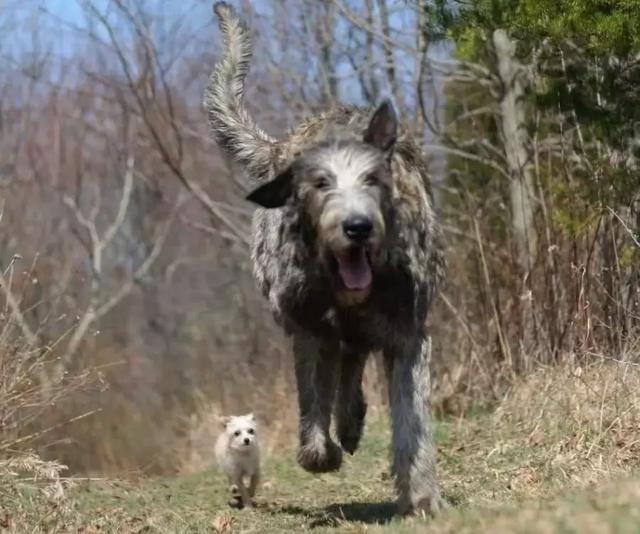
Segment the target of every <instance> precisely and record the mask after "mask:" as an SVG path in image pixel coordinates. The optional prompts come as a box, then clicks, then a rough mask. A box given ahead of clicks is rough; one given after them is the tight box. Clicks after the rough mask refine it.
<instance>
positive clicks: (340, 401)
mask: <svg viewBox="0 0 640 534" xmlns="http://www.w3.org/2000/svg"><path fill="white" fill-rule="evenodd" d="M367 356H368V354H367V353H366V352H361V351H356V350H351V349H346V350H345V351H344V353H343V354H342V361H341V364H340V382H339V384H338V397H337V399H336V406H335V414H336V430H337V434H338V439H339V440H340V444H341V445H342V448H343V449H344V450H345V451H347V452H348V453H349V454H353V453H354V452H355V451H356V449H357V448H358V444H359V443H360V438H361V437H362V427H363V426H364V418H365V415H366V414H367V403H366V402H365V400H364V394H363V393H362V375H363V373H364V366H365V363H366V361H367Z"/></svg>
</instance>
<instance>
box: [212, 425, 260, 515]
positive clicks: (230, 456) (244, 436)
mask: <svg viewBox="0 0 640 534" xmlns="http://www.w3.org/2000/svg"><path fill="white" fill-rule="evenodd" d="M222 423H223V425H224V432H223V433H222V434H221V435H220V437H219V438H218V441H216V449H215V451H216V461H217V462H218V467H219V468H220V470H221V471H222V472H223V473H225V474H226V475H227V477H228V478H229V483H230V484H231V487H230V490H231V496H232V499H231V501H229V504H230V505H231V506H238V507H240V508H242V507H246V508H252V507H253V502H252V500H251V499H252V497H253V496H254V495H255V493H256V488H257V487H258V482H259V480H260V447H259V446H258V438H257V434H256V418H255V417H254V415H253V414H252V413H250V414H246V415H238V416H229V417H224V418H223V419H222ZM245 479H247V480H248V481H249V485H248V486H245Z"/></svg>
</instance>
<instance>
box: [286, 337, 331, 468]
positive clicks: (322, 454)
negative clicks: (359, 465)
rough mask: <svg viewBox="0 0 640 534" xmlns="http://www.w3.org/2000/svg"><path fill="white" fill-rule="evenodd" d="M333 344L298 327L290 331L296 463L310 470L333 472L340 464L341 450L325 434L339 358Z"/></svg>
mask: <svg viewBox="0 0 640 534" xmlns="http://www.w3.org/2000/svg"><path fill="white" fill-rule="evenodd" d="M336 345H337V344H336V343H332V342H329V341H327V340H324V339H321V338H319V337H317V336H314V335H312V334H309V333H307V332H304V331H301V330H297V331H295V332H294V334H293V352H294V358H295V369H296V380H297V383H298V404H299V409H300V428H299V433H300V448H299V450H298V463H299V464H300V465H301V466H302V467H303V468H304V469H306V470H307V471H310V472H312V473H324V472H327V471H335V470H337V469H339V468H340V465H341V464H342V451H341V450H340V447H338V446H337V445H336V444H335V443H334V442H333V440H332V439H331V436H330V435H329V427H330V425H331V408H332V405H333V397H334V394H335V387H336V375H337V366H338V361H339V352H338V347H337V346H336Z"/></svg>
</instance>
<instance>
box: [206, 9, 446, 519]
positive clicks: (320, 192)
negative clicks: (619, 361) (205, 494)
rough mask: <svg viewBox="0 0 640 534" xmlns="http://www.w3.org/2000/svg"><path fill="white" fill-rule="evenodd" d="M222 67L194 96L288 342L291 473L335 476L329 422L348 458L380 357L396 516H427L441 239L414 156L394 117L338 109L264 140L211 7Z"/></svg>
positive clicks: (231, 28) (243, 53) (242, 48)
mask: <svg viewBox="0 0 640 534" xmlns="http://www.w3.org/2000/svg"><path fill="white" fill-rule="evenodd" d="M214 10H215V13H216V15H217V16H218V19H219V22H220V27H221V29H222V33H223V36H224V43H225V49H224V55H223V57H222V59H221V60H220V62H219V63H218V64H217V65H216V67H215V69H214V71H213V73H212V75H211V78H210V81H209V84H208V87H207V90H206V94H205V99H204V104H205V107H206V109H207V113H208V117H209V122H210V124H211V129H212V131H213V135H214V136H215V138H216V140H217V142H218V143H219V145H220V146H221V147H222V148H223V149H224V150H226V151H227V152H228V153H229V154H230V155H231V156H232V158H233V159H234V160H235V161H236V162H237V163H239V164H241V165H242V166H243V167H244V168H245V169H246V171H247V174H248V176H249V177H250V179H251V180H252V181H253V185H254V186H255V189H254V190H253V192H252V193H251V194H250V195H249V196H248V198H249V199H250V200H251V201H253V202H254V203H256V204H258V205H259V206H260V207H259V208H258V209H257V210H256V212H255V216H254V220H253V223H254V224H253V249H252V259H253V270H254V274H255V277H256V279H257V281H258V284H259V286H260V288H261V290H262V292H263V293H264V295H265V296H266V297H267V299H268V300H269V304H270V306H271V309H272V311H273V313H274V315H275V317H276V319H277V320H278V321H279V322H280V323H281V324H282V325H283V327H284V328H285V330H286V332H287V333H288V334H289V335H290V337H291V338H292V340H293V352H294V359H295V370H296V377H297V383H298V397H299V409H300V448H299V452H298V461H299V463H300V465H301V466H302V467H303V468H305V469H307V470H308V471H312V472H325V471H331V470H335V469H338V468H339V467H340V464H341V462H342V450H341V448H340V447H339V446H338V445H336V443H335V442H334V441H333V439H332V438H331V435H330V432H329V427H330V423H331V415H332V411H333V412H334V414H335V422H336V433H337V438H338V441H339V442H340V445H341V447H342V449H344V450H345V451H347V452H349V453H353V452H354V451H355V450H356V448H357V447H358V443H359V440H360V437H361V434H362V427H363V422H364V416H365V413H366V407H367V406H366V403H365V401H364V398H363V394H362V385H361V383H362V373H363V369H364V364H365V361H366V358H367V356H368V355H369V354H370V353H371V352H372V351H377V350H381V351H382V352H383V355H384V361H385V366H386V371H387V377H388V383H389V397H390V405H391V419H392V426H393V444H392V457H393V459H392V464H393V465H392V469H393V473H394V475H395V479H396V487H397V491H398V493H399V501H398V505H399V511H400V512H401V513H407V512H410V511H425V512H436V511H437V510H439V509H440V508H441V507H442V506H443V505H444V501H443V500H442V498H441V496H440V490H439V487H438V482H437V479H436V462H435V451H434V446H433V440H432V438H433V437H432V432H431V425H430V421H429V413H428V406H427V402H428V394H429V369H428V365H429V361H428V360H429V355H430V339H429V337H428V336H427V333H426V331H425V320H426V316H427V310H428V308H429V305H430V303H431V301H432V300H433V298H434V293H435V290H436V287H437V285H438V283H439V282H440V280H441V278H442V276H443V271H444V260H443V253H442V246H441V240H440V230H439V227H438V224H437V222H436V218H435V215H434V210H433V201H432V197H431V192H430V188H429V182H428V177H427V169H426V167H425V162H424V158H423V156H422V154H421V151H420V148H419V147H418V146H417V145H416V144H415V143H414V142H413V141H412V140H411V139H410V138H409V137H408V136H405V135H402V134H401V133H400V132H398V124H397V119H396V114H395V111H394V109H393V106H392V105H391V104H390V103H389V102H384V103H382V105H380V107H378V109H377V110H375V111H373V110H365V109H357V108H339V109H334V110H330V111H327V112H326V113H324V114H323V115H320V116H317V117H313V118H311V119H308V120H307V121H306V122H304V123H303V124H301V125H300V126H298V127H297V128H295V129H294V130H293V131H292V132H291V133H290V134H289V135H288V137H287V138H286V139H282V140H276V139H274V138H272V137H271V136H269V135H268V134H267V133H265V132H264V131H262V130H261V129H260V128H258V127H257V126H256V124H255V123H254V122H253V120H252V119H251V117H250V116H249V114H248V113H247V111H246V109H245V108H244V106H243V93H244V82H245V77H246V74H247V71H248V68H249V66H248V63H249V59H250V57H251V51H252V49H251V38H250V35H249V31H248V30H247V28H246V27H245V25H244V24H243V23H242V22H241V21H240V20H239V19H238V17H237V16H236V14H235V12H234V11H233V9H232V8H231V7H230V6H229V5H228V4H226V3H225V2H218V3H217V4H216V5H215V8H214Z"/></svg>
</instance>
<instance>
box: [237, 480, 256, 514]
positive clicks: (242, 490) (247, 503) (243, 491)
mask: <svg viewBox="0 0 640 534" xmlns="http://www.w3.org/2000/svg"><path fill="white" fill-rule="evenodd" d="M235 486H236V487H237V488H238V493H239V494H240V502H241V503H242V507H243V508H253V502H252V501H251V496H250V495H249V492H248V491H247V487H246V486H245V485H244V481H243V480H242V477H239V478H238V479H237V480H236V483H235Z"/></svg>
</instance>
